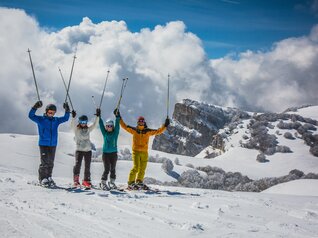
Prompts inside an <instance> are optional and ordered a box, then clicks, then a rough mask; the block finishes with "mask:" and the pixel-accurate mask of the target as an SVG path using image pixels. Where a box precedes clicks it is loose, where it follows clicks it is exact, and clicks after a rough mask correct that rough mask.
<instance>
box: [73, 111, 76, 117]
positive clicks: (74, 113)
mask: <svg viewBox="0 0 318 238" xmlns="http://www.w3.org/2000/svg"><path fill="white" fill-rule="evenodd" d="M72 117H73V118H75V117H76V112H75V111H74V110H73V111H72Z"/></svg>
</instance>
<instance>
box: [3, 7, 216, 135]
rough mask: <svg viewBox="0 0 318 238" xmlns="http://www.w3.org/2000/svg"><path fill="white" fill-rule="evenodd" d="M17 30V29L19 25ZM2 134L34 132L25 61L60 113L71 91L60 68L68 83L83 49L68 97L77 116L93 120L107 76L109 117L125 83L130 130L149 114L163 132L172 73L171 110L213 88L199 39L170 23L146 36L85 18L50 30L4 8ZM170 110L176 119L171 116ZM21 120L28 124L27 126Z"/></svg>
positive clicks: (146, 31) (32, 92)
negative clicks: (87, 116)
mask: <svg viewBox="0 0 318 238" xmlns="http://www.w3.org/2000/svg"><path fill="white" fill-rule="evenodd" d="M13 26H14V27H13ZM0 35H1V45H0V49H1V52H2V53H1V56H0V57H1V62H3V64H2V70H1V79H0V80H1V85H2V87H1V89H0V90H1V105H0V106H1V109H2V111H3V112H6V113H4V115H3V116H2V128H1V129H0V130H1V131H2V132H25V133H32V132H34V131H35V130H34V126H30V125H31V124H30V123H31V122H29V120H27V116H26V115H27V112H28V110H29V109H30V107H31V106H32V105H33V104H34V102H35V101H36V99H37V97H36V93H35V86H34V82H33V78H32V71H31V68H30V62H29V58H28V55H27V52H26V51H27V49H28V48H30V49H31V50H32V52H31V53H32V58H33V63H34V66H35V74H36V78H37V80H38V86H39V90H40V96H41V99H42V100H43V101H44V104H47V103H56V104H57V106H58V109H59V112H60V113H59V114H62V111H63V109H62V106H61V105H62V103H63V101H64V99H65V89H64V86H63V83H62V81H61V78H60V75H59V71H58V67H60V68H61V70H62V72H63V75H64V78H65V79H66V80H68V78H69V74H70V69H71V65H72V60H73V54H74V52H75V50H77V53H76V56H77V59H76V61H75V67H74V73H73V79H72V84H71V91H70V95H71V98H72V102H73V104H74V108H75V110H76V111H77V112H78V114H83V113H84V114H88V115H90V116H93V113H94V106H93V103H92V100H91V98H92V96H93V95H94V96H95V98H96V101H97V102H99V99H100V96H101V93H102V89H103V85H104V80H105V77H106V72H107V70H108V69H109V70H110V75H109V80H108V84H107V88H106V94H105V100H104V102H103V107H102V113H103V117H105V118H108V117H111V116H112V111H113V109H114V107H115V105H116V102H117V100H118V97H119V92H120V88H121V83H122V79H123V78H126V77H128V78H129V80H128V84H127V87H126V90H125V95H124V97H123V100H122V105H121V111H122V115H123V117H124V118H125V120H126V121H127V122H128V123H129V124H133V125H134V124H135V123H136V118H137V116H139V115H144V116H145V117H146V119H147V120H148V124H149V125H150V126H152V127H159V126H160V125H161V124H162V123H163V122H164V119H165V116H166V115H165V114H166V97H167V75H168V74H170V75H171V90H172V92H171V97H170V98H171V105H173V104H174V103H175V102H176V101H177V100H181V99H182V98H184V97H188V96H189V92H190V91H191V95H192V97H193V98H195V99H198V100H199V99H200V95H201V94H202V91H203V90H204V88H205V86H206V85H208V84H209V83H210V81H211V80H210V78H209V74H208V73H207V72H208V70H207V69H208V68H209V67H208V65H207V64H203V62H206V58H205V53H204V50H203V48H202V45H201V40H200V39H199V38H198V37H196V36H195V35H194V34H192V33H190V32H186V26H185V25H184V23H183V22H180V21H176V22H169V23H167V24H166V25H165V26H156V27H155V28H154V29H147V28H145V29H142V30H141V31H140V32H131V31H129V30H128V28H127V25H126V23H125V22H124V21H110V22H108V21H104V22H100V23H97V24H95V23H93V22H92V21H91V20H90V19H89V18H87V17H84V18H83V21H82V22H81V23H80V24H79V25H75V26H69V27H65V28H63V29H61V30H59V31H56V32H47V31H46V30H45V29H43V28H41V27H40V26H39V24H38V23H37V21H36V20H35V19H34V18H32V17H31V16H28V15H27V14H26V13H25V12H24V11H23V10H18V9H8V8H0ZM172 110H173V109H172V106H171V111H170V114H171V113H172ZM41 112H43V109H42V110H40V113H41ZM21 121H23V123H21Z"/></svg>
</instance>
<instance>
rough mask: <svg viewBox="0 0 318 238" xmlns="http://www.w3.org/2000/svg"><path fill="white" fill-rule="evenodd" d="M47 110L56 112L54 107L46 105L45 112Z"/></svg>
mask: <svg viewBox="0 0 318 238" xmlns="http://www.w3.org/2000/svg"><path fill="white" fill-rule="evenodd" d="M49 110H51V111H55V112H56V106H55V105H54V104H49V105H47V106H46V108H45V111H46V112H47V111H49Z"/></svg>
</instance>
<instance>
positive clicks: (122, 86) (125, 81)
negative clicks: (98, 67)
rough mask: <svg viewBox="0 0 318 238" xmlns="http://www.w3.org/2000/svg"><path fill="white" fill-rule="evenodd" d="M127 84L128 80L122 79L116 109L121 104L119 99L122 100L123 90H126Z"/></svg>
mask: <svg viewBox="0 0 318 238" xmlns="http://www.w3.org/2000/svg"><path fill="white" fill-rule="evenodd" d="M127 82H128V78H123V83H122V85H121V90H120V97H119V100H118V103H117V106H116V109H119V106H120V102H121V99H122V97H123V93H124V90H125V88H126V84H127Z"/></svg>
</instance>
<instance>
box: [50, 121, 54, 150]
mask: <svg viewBox="0 0 318 238" xmlns="http://www.w3.org/2000/svg"><path fill="white" fill-rule="evenodd" d="M50 121H51V129H50V133H51V140H50V146H52V122H53V120H50Z"/></svg>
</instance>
